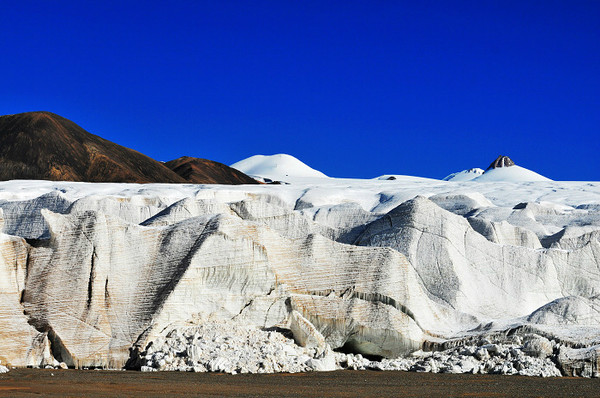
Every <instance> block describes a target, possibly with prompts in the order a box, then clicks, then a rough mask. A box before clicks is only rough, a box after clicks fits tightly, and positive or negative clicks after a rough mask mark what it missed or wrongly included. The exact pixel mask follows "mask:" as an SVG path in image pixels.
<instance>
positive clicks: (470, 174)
mask: <svg viewBox="0 0 600 398" xmlns="http://www.w3.org/2000/svg"><path fill="white" fill-rule="evenodd" d="M483 173H484V171H483V169H480V168H478V167H475V168H473V169H468V170H463V171H459V172H456V173H452V174H450V175H449V176H446V177H444V178H442V180H444V181H470V180H472V179H474V178H477V177H479V176H480V175H482V174H483Z"/></svg>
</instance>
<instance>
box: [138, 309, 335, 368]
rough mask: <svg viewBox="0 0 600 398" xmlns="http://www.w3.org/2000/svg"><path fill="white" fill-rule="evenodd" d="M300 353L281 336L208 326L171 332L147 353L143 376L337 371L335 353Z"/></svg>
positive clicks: (227, 325)
mask: <svg viewBox="0 0 600 398" xmlns="http://www.w3.org/2000/svg"><path fill="white" fill-rule="evenodd" d="M324 348H325V349H321V348H319V347H301V346H299V345H296V344H295V343H294V340H293V339H290V338H286V337H285V336H284V335H283V334H282V333H279V332H277V331H274V330H271V331H265V330H261V329H258V328H256V327H254V326H247V325H246V326H244V325H240V324H238V323H235V322H231V321H228V322H224V321H209V322H204V323H202V324H200V325H198V326H188V327H184V328H173V329H172V330H170V331H169V332H168V333H167V334H166V336H164V337H161V338H158V339H157V340H155V341H153V342H152V344H151V345H150V346H149V347H148V348H147V349H146V350H145V352H144V353H143V356H142V358H141V362H140V363H141V370H142V371H151V370H177V371H194V372H225V373H230V374H236V373H275V372H292V373H297V372H306V371H311V370H335V369H336V366H335V358H334V356H333V352H332V351H331V350H330V349H329V348H327V347H324Z"/></svg>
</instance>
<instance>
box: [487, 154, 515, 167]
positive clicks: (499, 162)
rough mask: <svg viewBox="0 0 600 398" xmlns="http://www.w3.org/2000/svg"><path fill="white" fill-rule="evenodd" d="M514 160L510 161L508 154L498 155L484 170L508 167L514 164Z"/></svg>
mask: <svg viewBox="0 0 600 398" xmlns="http://www.w3.org/2000/svg"><path fill="white" fill-rule="evenodd" d="M514 165H515V162H513V161H512V159H511V158H509V157H508V156H503V155H500V156H498V157H497V158H496V160H494V161H493V162H492V164H490V166H489V167H488V168H487V169H486V170H490V169H497V168H498V167H510V166H514Z"/></svg>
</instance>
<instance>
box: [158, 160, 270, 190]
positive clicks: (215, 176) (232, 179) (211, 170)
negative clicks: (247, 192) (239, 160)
mask: <svg viewBox="0 0 600 398" xmlns="http://www.w3.org/2000/svg"><path fill="white" fill-rule="evenodd" d="M165 166H167V167H168V168H169V169H171V170H173V171H174V172H175V173H177V174H178V175H179V176H181V177H183V178H184V179H185V180H187V181H189V182H191V183H192V184H231V185H239V184H258V183H259V182H258V181H256V180H255V179H254V178H252V177H249V176H247V175H246V174H244V173H242V172H241V171H238V170H236V169H233V168H231V167H229V166H226V165H224V164H223V163H219V162H215V161H212V160H208V159H200V158H192V157H189V156H182V157H180V158H178V159H175V160H171V161H170V162H167V163H165Z"/></svg>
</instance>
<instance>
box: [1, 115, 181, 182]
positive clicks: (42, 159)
mask: <svg viewBox="0 0 600 398" xmlns="http://www.w3.org/2000/svg"><path fill="white" fill-rule="evenodd" d="M12 179H39V180H54V181H90V182H141V183H147V182H186V181H185V180H184V179H183V178H181V177H179V176H178V175H177V174H175V173H174V172H172V171H171V170H170V169H169V168H167V167H165V166H164V165H163V164H162V163H160V162H157V161H156V160H154V159H151V158H149V157H148V156H146V155H142V154H141V153H139V152H136V151H134V150H133V149H129V148H125V147H122V146H120V145H117V144H115V143H113V142H110V141H107V140H105V139H103V138H100V137H98V136H96V135H93V134H90V133H88V132H87V131H85V130H84V129H82V128H81V127H79V126H78V125H77V124H75V123H73V122H72V121H70V120H67V119H65V118H63V117H61V116H58V115H55V114H53V113H50V112H28V113H20V114H17V115H8V116H2V117H0V180H12Z"/></svg>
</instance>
